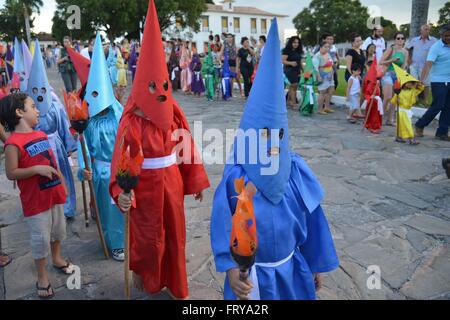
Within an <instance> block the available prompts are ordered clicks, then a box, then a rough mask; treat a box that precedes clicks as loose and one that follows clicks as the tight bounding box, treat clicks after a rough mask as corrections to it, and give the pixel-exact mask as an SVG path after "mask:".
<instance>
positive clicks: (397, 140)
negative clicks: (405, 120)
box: [395, 138, 406, 143]
mask: <svg viewBox="0 0 450 320" xmlns="http://www.w3.org/2000/svg"><path fill="white" fill-rule="evenodd" d="M395 142H398V143H406V140H403V139H401V138H395Z"/></svg>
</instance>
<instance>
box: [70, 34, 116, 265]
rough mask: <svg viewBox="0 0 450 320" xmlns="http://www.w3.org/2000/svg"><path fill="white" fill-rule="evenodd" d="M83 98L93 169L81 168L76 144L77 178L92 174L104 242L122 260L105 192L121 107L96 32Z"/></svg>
mask: <svg viewBox="0 0 450 320" xmlns="http://www.w3.org/2000/svg"><path fill="white" fill-rule="evenodd" d="M110 50H111V48H110ZM84 99H85V100H86V101H87V103H88V105H89V116H90V119H89V124H88V127H87V129H86V131H85V132H84V138H85V141H86V146H87V149H88V158H89V159H92V164H91V166H92V170H93V172H92V174H91V173H90V172H87V171H86V170H83V169H82V168H84V167H85V165H84V159H83V157H82V152H81V146H80V144H78V147H79V149H78V162H79V164H80V168H81V169H80V171H79V173H78V177H79V178H80V180H82V179H90V178H91V177H92V179H93V182H94V186H95V192H96V195H95V196H96V198H97V203H98V209H99V214H100V218H101V221H102V229H103V234H104V237H105V241H106V245H107V247H108V248H109V249H110V250H111V252H112V257H113V258H114V259H115V260H118V261H123V260H124V251H123V248H124V220H123V214H122V213H121V212H120V210H119V209H118V208H117V206H116V205H115V204H113V202H112V201H111V197H110V195H109V180H110V176H111V159H112V154H113V151H114V145H115V142H116V141H115V140H116V136H117V128H118V126H119V121H120V118H121V116H122V112H123V107H122V105H121V104H120V103H119V102H118V101H117V99H116V98H115V96H114V90H113V86H112V83H111V79H110V76H109V72H108V65H107V62H106V58H105V53H104V50H103V46H102V40H101V37H100V34H97V38H96V40H95V44H94V52H93V54H92V59H91V68H90V71H89V77H88V82H87V84H86V94H85V96H84ZM90 161H91V160H90Z"/></svg>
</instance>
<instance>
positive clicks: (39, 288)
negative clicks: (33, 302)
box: [36, 282, 55, 300]
mask: <svg viewBox="0 0 450 320" xmlns="http://www.w3.org/2000/svg"><path fill="white" fill-rule="evenodd" d="M50 289H51V290H52V294H50ZM36 290H37V291H38V293H37V295H38V297H39V299H42V300H49V299H52V298H53V297H54V296H55V292H54V291H53V288H52V285H51V284H50V283H49V284H48V287H47V288H41V287H39V283H37V282H36ZM39 291H45V292H47V294H48V295H47V296H40V295H39Z"/></svg>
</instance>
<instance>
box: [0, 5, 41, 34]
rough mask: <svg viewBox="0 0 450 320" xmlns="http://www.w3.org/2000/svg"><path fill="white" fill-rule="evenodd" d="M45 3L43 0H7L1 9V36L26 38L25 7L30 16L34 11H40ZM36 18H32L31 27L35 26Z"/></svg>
mask: <svg viewBox="0 0 450 320" xmlns="http://www.w3.org/2000/svg"><path fill="white" fill-rule="evenodd" d="M42 5H43V3H42V1H41V0H6V1H5V5H4V6H3V8H2V9H0V26H1V28H0V38H3V39H4V40H6V41H12V40H13V39H14V37H16V36H17V37H18V38H26V30H25V15H24V13H25V8H26V9H27V10H28V13H29V16H31V14H30V13H32V12H37V13H39V12H40V7H41V6H42ZM33 21H34V19H30V27H31V28H32V27H33Z"/></svg>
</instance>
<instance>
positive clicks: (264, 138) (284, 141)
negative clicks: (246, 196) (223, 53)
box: [234, 18, 291, 204]
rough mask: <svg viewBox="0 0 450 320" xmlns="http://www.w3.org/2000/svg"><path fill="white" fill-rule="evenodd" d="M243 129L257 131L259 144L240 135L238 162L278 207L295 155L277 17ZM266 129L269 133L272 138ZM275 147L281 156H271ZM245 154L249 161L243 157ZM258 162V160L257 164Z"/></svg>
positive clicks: (244, 119) (261, 63) (243, 120)
mask: <svg viewBox="0 0 450 320" xmlns="http://www.w3.org/2000/svg"><path fill="white" fill-rule="evenodd" d="M239 128H240V129H242V130H243V132H246V133H247V134H248V133H249V132H252V131H253V132H255V130H256V134H255V136H256V138H257V143H255V141H253V142H248V141H247V142H246V143H239V141H242V140H240V139H239V135H238V137H237V138H236V139H237V140H236V141H235V145H234V152H235V156H234V157H235V161H237V162H238V163H239V164H241V165H242V167H243V168H244V170H245V171H246V173H247V174H248V176H249V178H250V180H251V181H252V182H253V183H254V184H255V185H256V187H257V189H258V190H259V191H261V192H262V194H263V195H264V196H265V197H266V198H267V199H269V200H270V201H271V202H272V203H274V204H277V203H279V202H280V201H281V200H282V198H283V196H284V193H285V190H286V186H287V182H288V180H289V176H290V172H291V156H290V148H289V128H288V119H287V109H286V100H285V92H284V82H283V68H282V63H281V49H280V39H279V35H278V24H277V20H276V18H275V19H273V21H272V25H271V28H270V31H269V36H268V39H267V44H266V46H265V48H264V55H263V56H262V59H261V62H260V64H259V68H258V71H257V74H256V77H255V81H254V83H253V87H252V90H251V92H250V96H249V99H248V102H247V105H246V107H245V110H244V114H243V116H242V119H241V124H240V126H239ZM264 129H268V130H269V135H267V131H266V130H264ZM270 130H274V131H270ZM279 137H281V139H279ZM274 147H276V148H277V147H279V154H278V155H273V154H272V155H271V156H270V157H268V152H269V150H270V148H274ZM244 151H245V155H246V156H245V160H243V158H242V157H243V152H244ZM255 152H256V153H257V154H256V155H255ZM255 156H256V158H255ZM252 157H253V161H252V160H251V158H252ZM236 159H238V160H236ZM239 159H240V160H239ZM255 159H257V160H256V161H255ZM255 162H256V163H255Z"/></svg>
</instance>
